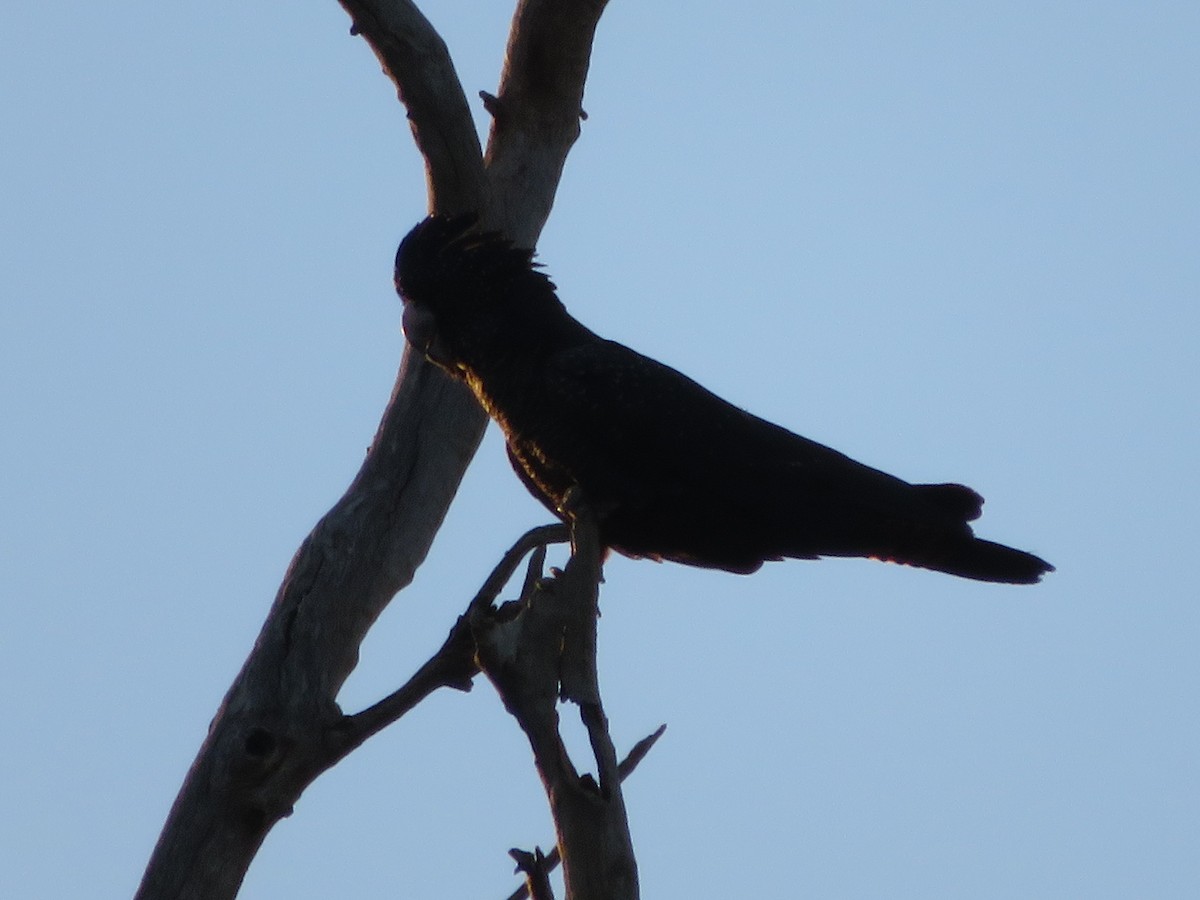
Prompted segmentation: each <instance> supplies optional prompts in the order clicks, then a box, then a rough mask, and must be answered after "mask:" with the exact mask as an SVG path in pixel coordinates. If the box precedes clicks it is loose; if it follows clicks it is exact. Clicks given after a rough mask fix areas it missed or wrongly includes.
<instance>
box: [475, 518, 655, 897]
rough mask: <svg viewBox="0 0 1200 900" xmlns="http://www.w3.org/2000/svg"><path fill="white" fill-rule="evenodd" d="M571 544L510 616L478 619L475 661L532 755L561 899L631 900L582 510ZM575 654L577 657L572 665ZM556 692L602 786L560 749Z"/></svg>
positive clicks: (591, 554) (632, 873)
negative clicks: (559, 566) (581, 731)
mask: <svg viewBox="0 0 1200 900" xmlns="http://www.w3.org/2000/svg"><path fill="white" fill-rule="evenodd" d="M572 544H573V552H572V554H571V559H570V561H569V562H568V563H567V565H566V568H565V569H564V570H563V571H562V573H561V574H559V575H558V576H557V577H555V578H553V579H543V580H541V581H537V582H535V583H534V584H533V590H532V591H531V593H530V594H529V595H528V596H527V597H523V598H522V605H521V609H520V611H519V612H518V613H517V615H515V616H513V617H511V618H508V619H503V620H501V619H498V618H496V617H482V616H481V617H480V621H479V624H478V627H477V628H476V630H475V634H476V644H477V655H476V659H477V661H478V662H479V667H480V669H482V670H483V672H484V674H486V675H487V676H488V678H489V679H490V680H491V682H492V684H493V685H495V687H496V691H497V693H498V694H499V695H500V698H501V700H503V701H504V706H505V708H506V709H507V710H508V711H509V712H510V713H512V715H513V717H514V718H515V719H516V720H517V723H518V724H519V725H520V726H521V730H522V731H524V732H525V736H526V737H527V738H528V739H529V745H530V747H531V748H532V749H533V757H534V764H535V765H536V766H537V770H538V774H539V775H540V776H541V779H542V784H543V786H544V787H545V790H546V796H547V798H548V799H549V801H550V810H551V812H552V814H553V816H554V825H555V829H556V830H557V838H558V841H557V842H558V849H559V851H560V855H561V858H562V860H563V875H564V879H565V882H566V889H567V900H636V898H637V897H638V882H637V862H636V860H635V858H634V853H633V842H632V841H631V840H630V837H629V823H628V819H627V817H626V813H625V801H624V798H623V796H622V793H621V776H620V774H619V771H618V766H617V759H616V751H615V749H614V748H613V743H612V739H611V737H610V736H609V734H608V722H607V720H606V718H605V716H604V709H603V706H602V705H601V702H600V691H599V684H598V678H597V674H596V638H595V630H596V618H597V614H598V607H597V602H598V598H599V589H600V587H599V586H600V580H601V577H600V574H601V573H600V560H601V558H602V555H603V552H604V549H603V547H602V546H601V544H600V540H599V535H598V532H597V527H596V522H595V519H594V518H593V517H592V516H591V514H590V513H589V511H588V510H586V509H582V508H580V509H574V510H573V511H572ZM588 632H590V634H588ZM573 634H574V636H573ZM576 654H578V655H579V657H580V658H572V657H573V656H575V655H576ZM560 694H561V696H562V697H563V698H564V699H570V700H572V701H574V702H576V703H578V704H579V709H580V715H581V717H582V718H583V721H584V724H585V725H586V726H587V729H588V736H589V738H590V740H591V744H592V752H593V755H594V756H595V758H596V763H597V771H598V772H599V780H600V783H599V785H597V784H596V782H595V781H594V780H593V779H592V778H591V777H590V776H586V775H585V776H580V774H579V772H578V770H577V769H576V767H575V765H574V763H573V762H572V761H571V758H570V756H569V755H568V753H567V750H566V746H565V745H564V744H563V740H562V737H561V735H560V733H559V728H558V724H559V719H558V709H557V703H558V699H559V696H560ZM531 886H537V883H536V880H532V879H531Z"/></svg>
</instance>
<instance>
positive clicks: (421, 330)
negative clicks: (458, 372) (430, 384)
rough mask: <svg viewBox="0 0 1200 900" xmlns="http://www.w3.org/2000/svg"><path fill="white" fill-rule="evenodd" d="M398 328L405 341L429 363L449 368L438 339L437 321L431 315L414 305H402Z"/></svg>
mask: <svg viewBox="0 0 1200 900" xmlns="http://www.w3.org/2000/svg"><path fill="white" fill-rule="evenodd" d="M400 327H401V329H402V330H403V332H404V337H405V339H406V340H407V341H408V342H409V343H410V344H412V346H413V347H414V348H415V349H417V350H419V351H421V353H423V354H424V355H425V356H426V358H428V359H429V361H430V362H433V363H436V364H437V365H439V366H441V367H442V368H449V367H450V362H449V358H448V356H447V354H446V348H445V347H444V346H443V345H442V341H441V340H440V339H439V337H438V329H437V320H436V319H435V318H434V315H433V313H431V312H430V311H429V310H428V309H425V308H424V307H421V306H417V305H416V304H415V303H411V302H409V303H405V304H404V314H403V316H402V317H401V319H400Z"/></svg>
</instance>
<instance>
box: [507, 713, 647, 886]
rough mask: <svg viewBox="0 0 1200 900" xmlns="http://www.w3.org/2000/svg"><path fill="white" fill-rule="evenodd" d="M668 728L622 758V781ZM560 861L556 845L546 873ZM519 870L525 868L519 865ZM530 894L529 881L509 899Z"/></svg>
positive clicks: (636, 746)
mask: <svg viewBox="0 0 1200 900" xmlns="http://www.w3.org/2000/svg"><path fill="white" fill-rule="evenodd" d="M666 730H667V726H666V725H659V726H658V728H657V729H655V730H654V732H653V733H652V734H649V735H647V736H646V737H644V738H642V739H641V740H640V741H638V742H637V743H636V744H634V745H633V749H632V750H630V751H629V754H628V755H627V756H626V757H625V758H624V759H623V760H621V765H620V767H619V771H620V774H621V781H624V780H625V779H626V778H628V777H629V776H630V775H632V774H633V771H634V769H636V768H637V767H638V763H640V762H641V761H642V760H643V759H645V758H646V754H647V753H649V752H650V750H651V748H653V747H654V745H655V744H657V743H658V739H659V738H660V737H662V736H663V734H664V733H665V732H666ZM513 852H514V851H512V850H510V851H509V853H510V854H511V853H513ZM560 862H562V857H561V856H560V855H559V852H558V846H557V845H555V847H554V848H553V849H552V850H551V851H550V852H549V853H547V854H546V856H545V863H544V867H545V870H546V874H547V875H549V874H550V873H551V872H553V871H554V869H555V867H556V866H558V864H559V863H560ZM518 871H524V870H523V869H520V868H519V867H518ZM529 896H530V888H529V884H528V882H527V883H526V884H523V885H521V886H520V887H519V888H517V889H516V890H515V891H513V892H512V893H511V894H509V895H508V900H526V898H527V897H529ZM534 900H536V898H534Z"/></svg>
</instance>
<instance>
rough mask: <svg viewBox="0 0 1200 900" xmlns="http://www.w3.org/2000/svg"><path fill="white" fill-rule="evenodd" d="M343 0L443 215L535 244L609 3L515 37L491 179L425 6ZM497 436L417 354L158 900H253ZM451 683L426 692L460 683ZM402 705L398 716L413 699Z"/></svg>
mask: <svg viewBox="0 0 1200 900" xmlns="http://www.w3.org/2000/svg"><path fill="white" fill-rule="evenodd" d="M341 2H342V5H343V6H344V7H345V8H346V10H347V11H348V12H349V13H350V15H351V17H352V19H353V22H354V29H353V30H354V31H355V32H357V33H360V34H362V35H363V36H364V37H366V39H367V41H368V43H369V44H370V45H371V47H372V49H373V50H374V51H375V54H376V56H377V57H378V58H379V59H380V60H381V62H382V64H383V66H384V70H385V72H387V74H388V75H389V76H390V77H391V78H392V79H393V80H394V81H395V82H396V84H397V88H398V91H399V95H400V97H401V99H402V100H403V102H404V103H405V104H406V105H407V107H408V116H409V121H410V123H411V125H412V129H413V136H414V139H415V140H416V142H417V145H418V147H419V148H420V150H421V152H422V154H423V155H424V157H425V161H426V177H427V185H428V189H429V207H430V209H431V210H435V211H440V212H456V211H458V210H478V211H480V212H481V214H482V217H483V219H484V222H485V223H486V224H487V225H488V227H494V228H499V229H500V230H502V231H504V232H506V233H507V234H508V235H509V236H511V237H512V238H514V239H515V240H518V241H521V242H524V243H528V244H529V245H530V246H532V244H533V242H534V240H535V239H536V237H537V235H538V234H539V233H540V232H541V228H542V226H543V225H544V223H545V217H546V215H547V214H548V213H549V210H550V207H551V205H552V203H553V197H554V193H555V190H556V189H557V185H558V178H559V175H560V173H561V171H562V167H563V163H564V161H565V159H566V155H567V153H568V151H569V150H570V147H571V145H572V144H573V142H574V140H575V138H576V137H577V135H578V123H577V121H576V122H575V128H574V131H571V130H570V129H565V130H564V129H563V128H562V127H561V123H562V122H563V121H566V120H569V119H575V120H577V117H578V102H577V98H578V97H579V96H581V95H582V91H583V81H584V78H585V77H586V72H587V61H588V57H589V53H590V38H589V40H587V41H583V40H581V39H580V35H583V34H586V35H589V36H590V35H591V34H592V33H593V32H594V29H595V24H596V20H597V19H598V17H599V15H600V12H601V10H602V8H603V6H602V4H601V5H596V4H584V3H579V2H564V3H557V4H556V3H547V2H544V0H543V2H536V3H526V4H523V5H522V6H521V7H520V8H519V9H518V11H517V15H516V18H515V20H514V23H515V24H514V27H515V26H516V24H519V25H520V26H521V28H522V30H523V32H524V34H525V35H526V36H525V37H523V38H520V37H518V36H517V35H514V37H513V41H512V42H511V44H510V53H511V47H518V48H521V47H524V48H526V49H525V50H523V51H522V52H521V55H520V56H519V58H510V59H509V63H508V65H507V66H506V69H505V74H504V77H503V79H502V83H501V86H500V96H501V97H503V98H506V99H505V109H506V112H508V113H511V114H512V117H511V120H510V121H508V122H507V123H506V125H505V127H504V128H503V129H501V130H500V131H501V132H502V133H494V134H493V136H492V140H491V141H490V144H489V146H490V148H491V149H490V150H489V154H491V153H492V152H493V151H494V153H495V157H496V159H498V160H503V161H504V164H503V165H497V164H496V163H495V162H492V161H489V162H488V163H487V164H486V165H485V163H484V161H483V159H482V157H481V155H480V150H479V141H478V137H477V135H476V133H475V130H474V125H473V123H472V120H471V117H470V113H469V109H468V107H467V104H466V99H465V95H464V93H463V90H462V87H461V85H460V84H459V82H458V79H457V77H456V76H455V74H454V67H453V64H452V63H451V60H450V57H449V54H448V52H447V50H446V47H445V44H444V42H443V41H442V40H441V38H440V37H439V36H438V35H437V33H436V32H435V31H434V30H433V28H432V27H431V26H430V25H429V23H428V21H426V19H425V18H424V17H423V16H422V15H421V14H420V12H419V11H418V10H417V8H416V7H415V5H414V4H412V3H411V2H407V0H363V2H358V0H341ZM555 28H561V29H562V39H563V40H562V42H561V43H560V40H559V35H557V34H556V33H555V31H554V29H555ZM550 82H556V83H557V84H558V85H559V88H558V91H559V93H561V94H562V96H561V97H559V98H558V101H557V103H556V102H552V100H551V98H548V97H547V96H545V91H544V90H543V91H531V90H528V89H526V88H524V87H523V86H524V85H527V84H530V83H535V84H541V85H543V86H544V85H546V84H548V83H550ZM543 119H544V120H545V121H547V122H551V123H554V125H553V126H552V127H550V126H543V125H542V124H541V122H542V121H543ZM494 131H495V129H494ZM522 159H523V162H522ZM411 218H416V216H412V217H411ZM402 220H411V219H410V217H409V215H408V214H402ZM485 424H486V418H485V416H484V414H483V412H482V411H481V410H480V409H479V407H478V405H477V404H476V403H475V401H474V400H473V399H472V398H471V397H470V395H469V393H468V392H467V391H466V390H465V388H463V387H462V386H461V385H459V384H456V383H453V382H451V381H450V380H449V379H448V378H446V377H445V376H444V375H443V374H442V373H441V372H439V371H438V370H436V369H434V368H433V367H432V366H430V365H429V364H428V363H427V362H426V361H425V360H424V359H422V358H421V357H420V356H419V355H417V354H413V353H411V352H407V351H406V352H405V354H404V357H403V359H402V360H401V364H400V372H399V375H398V378H397V382H396V387H395V389H394V391H393V394H392V397H391V400H390V402H389V404H388V408H387V410H386V411H385V413H384V415H383V419H382V421H381V423H380V426H379V429H378V432H377V433H376V435H375V440H374V442H373V443H372V446H371V449H370V451H369V452H368V454H367V458H366V460H365V461H364V463H363V466H362V469H361V470H360V471H359V473H358V475H357V477H356V478H355V479H354V481H353V483H352V484H351V485H350V487H349V489H348V490H347V492H346V494H345V496H343V497H342V499H341V500H339V501H338V503H337V504H336V505H335V506H334V507H333V509H331V510H330V511H329V512H328V513H327V514H326V515H325V516H324V517H323V518H322V519H321V520H320V522H318V524H317V525H316V527H315V528H314V529H313V531H312V533H311V534H310V535H309V536H308V537H307V538H306V539H305V541H304V542H303V544H302V545H301V546H300V549H299V550H298V551H297V553H296V556H295V558H294V559H293V560H292V563H291V566H290V567H289V569H288V572H287V575H286V576H285V578H284V582H283V584H282V585H281V586H280V589H279V593H278V595H277V596H276V598H275V603H274V605H273V606H272V608H271V611H270V613H269V615H268V617H267V620H266V622H265V623H264V625H263V628H262V631H261V632H260V634H259V637H258V640H257V641H256V643H255V646H254V649H253V650H252V652H251V654H250V656H249V657H248V659H247V660H246V662H245V664H244V666H243V668H242V670H241V672H240V673H239V674H238V676H237V678H236V679H235V681H234V683H233V685H232V686H231V687H230V689H229V691H228V693H227V694H226V696H225V699H224V701H223V702H222V704H221V707H220V709H219V710H218V711H217V714H216V716H215V718H214V719H213V722H212V724H211V726H210V728H209V733H208V737H207V739H206V740H205V741H204V743H203V745H202V746H201V748H200V751H199V753H198V755H197V757H196V760H195V762H194V763H193V764H192V767H191V769H190V770H189V772H188V774H187V777H186V779H185V781H184V784H183V787H182V788H181V789H180V793H179V796H178V797H177V798H176V800H175V803H174V805H173V806H172V808H171V812H170V814H169V815H168V818H167V822H166V824H165V825H164V827H163V831H162V834H161V835H160V837H159V841H158V844H157V845H156V847H155V849H154V853H153V855H152V856H151V859H150V862H149V865H148V867H147V870H146V873H145V876H144V878H143V881H142V884H141V887H140V888H139V891H138V894H137V896H138V898H140V900H152V898H153V900H168V898H169V900H193V898H194V900H201V898H203V900H225V898H232V897H234V896H236V894H237V891H238V888H239V886H240V885H241V882H242V879H243V878H244V876H245V873H246V870H247V868H248V867H249V865H250V862H251V860H252V859H253V858H254V855H255V854H256V853H257V851H258V848H259V846H260V845H261V843H262V840H263V838H264V837H265V836H266V834H267V832H268V831H269V830H270V828H271V827H272V826H273V825H274V824H275V823H276V822H277V821H278V820H279V819H280V818H282V817H284V816H286V815H288V814H290V812H291V809H292V805H293V804H294V803H295V801H296V799H297V798H298V797H299V796H300V793H301V792H302V791H303V790H304V788H305V787H307V785H308V784H309V783H311V781H312V780H313V779H314V778H316V776H317V775H318V774H319V773H320V772H321V771H323V769H324V768H325V767H326V766H327V765H328V764H330V763H329V760H330V759H331V758H336V757H337V756H339V755H340V753H341V752H343V751H344V748H345V746H346V741H347V734H346V732H345V723H346V721H347V720H346V719H345V718H344V717H343V716H342V714H341V710H340V709H339V707H338V705H337V702H336V697H337V694H338V691H339V689H340V688H341V686H342V684H343V683H344V682H345V680H346V678H347V677H348V676H349V674H350V672H351V671H352V670H353V669H354V666H355V665H356V664H357V661H358V648H359V645H360V644H361V642H362V639H363V637H364V636H365V634H366V632H367V630H368V629H369V628H370V626H371V625H372V624H373V623H374V622H375V620H376V618H377V617H378V616H379V614H380V612H382V610H383V609H384V607H385V606H386V605H387V603H388V602H389V601H390V600H391V598H392V597H393V596H394V595H395V593H396V592H397V591H399V590H400V589H402V588H403V587H404V586H405V585H407V584H408V583H409V582H410V581H411V580H412V577H413V573H414V572H415V570H416V568H417V566H418V565H420V563H421V562H422V560H423V559H424V557H425V555H426V553H427V552H428V549H429V546H430V544H431V543H432V541H433V537H434V535H435V534H436V532H437V530H438V528H439V527H440V525H441V522H442V519H443V517H444V516H445V512H446V509H447V508H448V506H449V504H450V501H451V499H452V498H453V496H454V493H455V491H456V490H457V488H458V484H459V482H460V480H461V478H462V475H463V473H464V472H465V470H466V467H467V464H468V463H469V462H470V460H471V458H472V456H473V455H474V453H475V450H476V448H477V447H478V444H479V440H480V438H481V437H482V434H483V429H484V425H485ZM433 674H435V675H437V676H438V677H436V678H432V679H431V680H428V681H427V682H426V683H424V685H423V686H422V687H421V690H425V689H426V688H427V687H428V686H429V684H433V683H434V682H436V681H437V680H438V678H442V679H443V680H444V679H446V678H449V677H450V676H449V675H445V673H440V672H439V673H433ZM426 675H427V676H429V675H430V673H426ZM447 683H448V682H447ZM392 699H393V707H392V708H391V709H390V712H392V713H394V712H395V709H396V708H399V707H402V706H403V705H404V703H407V702H409V701H410V700H411V698H403V699H402V698H398V697H395V695H394V696H393V698H392ZM363 721H366V720H360V725H361V724H362V722H363Z"/></svg>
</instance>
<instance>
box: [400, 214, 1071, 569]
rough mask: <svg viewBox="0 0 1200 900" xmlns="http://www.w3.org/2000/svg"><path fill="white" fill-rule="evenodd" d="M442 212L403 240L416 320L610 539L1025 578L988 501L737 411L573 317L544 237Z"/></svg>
mask: <svg viewBox="0 0 1200 900" xmlns="http://www.w3.org/2000/svg"><path fill="white" fill-rule="evenodd" d="M473 226H474V218H473V217H459V218H444V217H430V218H428V219H425V220H424V221H423V222H421V223H420V224H418V225H417V226H416V227H415V228H414V229H413V230H412V231H411V232H410V233H409V234H408V236H407V237H405V238H404V240H403V242H401V244H400V249H399V250H398V251H397V253H396V289H397V290H398V292H399V293H400V296H401V299H402V300H403V301H404V319H403V321H404V333H405V335H406V337H407V339H408V341H409V342H410V343H411V344H412V345H413V346H414V347H415V348H416V349H417V350H419V351H421V352H422V353H424V354H425V355H426V356H427V357H428V358H429V359H430V360H431V361H432V362H434V363H435V364H437V365H438V366H440V367H441V368H443V369H444V370H445V371H447V372H448V373H450V375H452V376H453V377H455V378H458V379H461V380H463V381H465V382H466V383H467V385H469V386H470V388H471V390H472V391H473V392H474V393H475V396H476V397H477V398H478V399H479V402H480V403H481V404H482V405H483V407H484V409H486V410H487V412H488V414H489V415H491V417H492V418H493V419H495V420H496V422H497V423H498V424H499V426H500V428H501V429H502V430H503V432H504V436H505V439H506V441H507V443H508V455H509V458H510V459H511V461H512V464H513V468H514V469H516V472H517V475H518V476H519V477H520V478H521V480H522V481H523V482H524V483H525V486H526V487H527V488H528V489H529V490H530V492H531V493H532V494H533V495H534V496H535V497H536V498H537V499H538V500H540V501H541V502H542V503H543V504H544V505H545V506H546V507H547V508H548V509H549V510H550V511H551V512H553V513H555V514H556V515H559V516H563V515H564V514H563V512H562V509H561V507H562V505H563V500H564V497H565V495H566V494H567V492H568V490H569V489H570V488H571V487H572V486H576V485H577V486H578V488H579V490H580V491H581V492H582V496H583V498H584V499H585V501H586V502H587V504H588V506H589V507H590V508H591V509H592V510H593V511H594V513H595V515H596V516H597V518H598V521H599V526H600V536H601V540H602V541H603V542H604V544H605V545H606V546H608V547H610V548H612V549H614V550H616V551H617V552H619V553H623V554H625V555H627V556H631V557H635V558H639V557H640V558H649V559H657V560H672V561H675V562H680V563H685V564H688V565H693V566H703V567H708V568H714V569H724V570H726V571H729V572H739V573H749V572H753V571H755V570H757V569H758V568H759V567H760V566H761V565H762V564H763V562H765V561H767V560H777V559H783V558H785V557H790V558H799V559H815V558H817V557H821V556H861V557H869V558H872V559H879V560H887V561H891V562H897V563H903V564H906V565H911V566H920V567H922V568H926V569H934V570H937V571H939V572H948V573H950V574H953V575H961V576H963V577H965V578H975V579H979V580H981V581H997V582H1008V583H1014V584H1026V583H1032V582H1036V581H1038V580H1039V579H1040V578H1041V576H1042V575H1043V574H1044V573H1046V572H1048V571H1051V570H1052V568H1053V567H1052V566H1050V565H1049V564H1048V563H1047V562H1045V561H1044V560H1042V559H1039V558H1038V557H1036V556H1034V555H1032V554H1030V553H1025V552H1023V551H1021V550H1014V549H1013V548H1011V547H1005V546H1003V545H1001V544H995V543H992V542H990V541H984V540H980V539H979V538H977V537H975V535H974V533H973V532H972V530H971V526H970V525H968V524H967V523H968V522H970V521H971V520H973V519H975V518H977V517H978V516H979V514H980V512H981V507H982V504H983V498H981V497H980V496H979V495H978V494H977V493H975V492H974V491H973V490H971V489H970V488H968V487H965V486H963V485H960V484H909V483H908V482H905V481H901V480H900V479H899V478H894V477H892V476H891V475H887V474H885V473H884V472H880V471H878V470H876V469H872V468H870V467H868V466H864V465H862V464H861V463H858V462H855V461H854V460H852V459H850V458H849V457H847V456H844V455H842V454H841V453H838V452H837V451H836V450H832V449H830V448H829V447H825V446H822V445H821V444H818V443H816V442H814V441H810V440H808V439H807V438H803V437H800V436H799V435H796V434H792V433H791V432H790V431H787V430H785V429H783V428H781V427H779V426H778V425H774V424H772V423H771V422H768V421H766V420H764V419H760V418H758V417H757V416H754V415H751V414H750V413H748V412H746V411H744V410H742V409H739V408H738V407H736V406H733V405H732V404H730V403H728V402H726V401H725V400H722V399H721V398H720V397H718V396H716V395H715V394H713V393H711V392H710V391H708V390H706V389H705V388H703V387H702V386H701V385H699V384H697V383H696V382H695V381H692V380H691V379H690V378H688V377H687V376H685V375H683V374H681V373H680V372H677V371H675V370H674V369H672V368H669V367H668V366H665V365H663V364H662V363H659V362H656V361H655V360H653V359H649V358H647V357H645V356H642V355H641V354H640V353H637V352H635V351H633V350H631V349H629V348H628V347H625V346H622V345H621V344H618V343H615V342H613V341H608V340H605V339H604V338H601V337H599V336H598V335H596V334H594V333H592V332H591V331H589V330H588V329H587V328H585V327H584V326H583V325H582V324H580V323H579V322H578V321H576V320H575V319H574V318H572V317H571V316H570V315H569V314H568V313H567V311H566V309H565V308H564V307H563V305H562V303H561V302H560V301H559V299H558V296H557V295H556V294H555V286H554V284H553V283H552V282H551V281H550V279H549V278H548V277H547V276H546V275H545V274H544V273H542V272H541V271H539V267H538V266H537V265H536V264H535V263H534V262H533V251H531V250H525V249H522V248H519V247H514V246H513V245H512V244H511V243H510V242H509V241H507V240H505V239H504V238H503V237H501V236H500V235H497V234H481V233H476V232H473V231H472V228H473Z"/></svg>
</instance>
